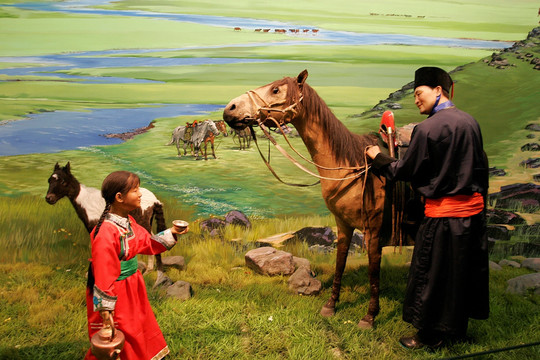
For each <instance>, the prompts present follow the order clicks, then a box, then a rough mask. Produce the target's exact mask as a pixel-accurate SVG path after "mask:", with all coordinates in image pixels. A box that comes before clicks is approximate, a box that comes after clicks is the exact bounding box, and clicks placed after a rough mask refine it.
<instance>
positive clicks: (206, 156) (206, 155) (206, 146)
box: [204, 142, 208, 160]
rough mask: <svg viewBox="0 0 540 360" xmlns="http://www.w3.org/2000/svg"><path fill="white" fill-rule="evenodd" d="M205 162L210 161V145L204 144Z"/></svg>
mask: <svg viewBox="0 0 540 360" xmlns="http://www.w3.org/2000/svg"><path fill="white" fill-rule="evenodd" d="M204 160H208V143H207V142H205V143H204Z"/></svg>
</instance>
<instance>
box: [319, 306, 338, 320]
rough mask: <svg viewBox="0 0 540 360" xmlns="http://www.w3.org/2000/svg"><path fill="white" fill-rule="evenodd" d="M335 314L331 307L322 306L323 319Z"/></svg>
mask: <svg viewBox="0 0 540 360" xmlns="http://www.w3.org/2000/svg"><path fill="white" fill-rule="evenodd" d="M335 314H336V309H335V308H333V307H327V306H323V307H322V309H321V315H322V316H324V317H331V316H334V315H335Z"/></svg>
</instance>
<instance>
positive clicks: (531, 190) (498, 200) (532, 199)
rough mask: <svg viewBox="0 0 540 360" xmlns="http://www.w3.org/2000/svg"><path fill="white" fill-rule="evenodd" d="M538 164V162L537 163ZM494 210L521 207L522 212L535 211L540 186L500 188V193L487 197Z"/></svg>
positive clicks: (516, 185)
mask: <svg viewBox="0 0 540 360" xmlns="http://www.w3.org/2000/svg"><path fill="white" fill-rule="evenodd" d="M539 164H540V162H539ZM489 202H490V204H493V203H495V208H496V209H509V208H516V207H522V209H523V211H536V210H537V208H538V206H539V204H540V186H539V185H535V184H532V183H527V184H512V185H506V186H501V191H500V192H498V193H493V194H490V195H489Z"/></svg>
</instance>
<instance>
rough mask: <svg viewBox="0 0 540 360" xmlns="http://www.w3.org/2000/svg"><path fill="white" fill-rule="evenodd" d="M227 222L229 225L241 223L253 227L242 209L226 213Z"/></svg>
mask: <svg viewBox="0 0 540 360" xmlns="http://www.w3.org/2000/svg"><path fill="white" fill-rule="evenodd" d="M225 223H227V224H229V225H239V226H242V227H244V228H247V229H249V228H251V222H250V221H249V219H248V217H247V216H246V215H245V214H244V213H243V212H241V211H238V210H232V211H229V212H228V213H227V214H226V215H225Z"/></svg>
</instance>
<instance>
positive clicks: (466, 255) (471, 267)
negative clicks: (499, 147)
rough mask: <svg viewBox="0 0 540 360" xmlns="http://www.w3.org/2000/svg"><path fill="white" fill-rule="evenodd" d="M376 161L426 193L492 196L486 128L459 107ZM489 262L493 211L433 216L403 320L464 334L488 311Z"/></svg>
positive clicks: (424, 228) (423, 231)
mask: <svg viewBox="0 0 540 360" xmlns="http://www.w3.org/2000/svg"><path fill="white" fill-rule="evenodd" d="M373 168H374V169H375V171H378V172H379V173H381V174H383V175H384V176H385V177H386V178H387V179H389V180H404V181H410V182H411V185H412V187H413V188H414V189H415V190H416V191H418V192H419V193H420V194H421V195H423V196H424V197H425V198H432V199H436V198H440V197H444V196H452V195H471V194H473V193H475V192H478V193H481V194H482V195H484V197H485V196H486V195H487V189H488V183H489V180H488V163H487V157H486V156H485V153H484V150H483V143H482V134H481V132H480V127H479V125H478V123H477V122H476V120H475V119H474V118H473V117H472V116H470V115H469V114H467V113H465V112H463V111H461V110H459V109H457V108H455V107H450V108H447V109H444V110H440V111H438V112H436V113H435V114H434V115H432V116H430V117H429V118H427V119H426V120H424V121H423V122H422V123H420V124H418V125H417V126H416V127H415V129H414V131H413V133H412V135H411V142H410V145H409V148H408V150H407V152H406V154H405V155H404V156H403V159H401V160H396V159H394V158H391V157H389V156H387V155H384V154H379V155H377V157H375V159H374V161H373ZM488 269H489V268H488V252H487V236H486V223H485V210H484V211H482V212H481V213H479V214H477V215H474V216H470V217H447V218H429V217H425V218H424V220H423V222H422V224H421V226H420V228H419V231H418V233H417V236H416V241H415V248H414V252H413V259H412V262H411V268H410V271H409V280H408V283H407V290H406V295H405V300H404V308H403V319H404V320H405V321H407V322H409V323H412V324H413V325H414V326H415V327H416V328H418V329H420V330H437V331H441V332H444V333H446V334H449V335H457V336H461V335H464V334H465V331H466V329H467V323H468V319H469V318H476V319H485V318H487V317H488V314H489V289H488V284H489V270H488Z"/></svg>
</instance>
